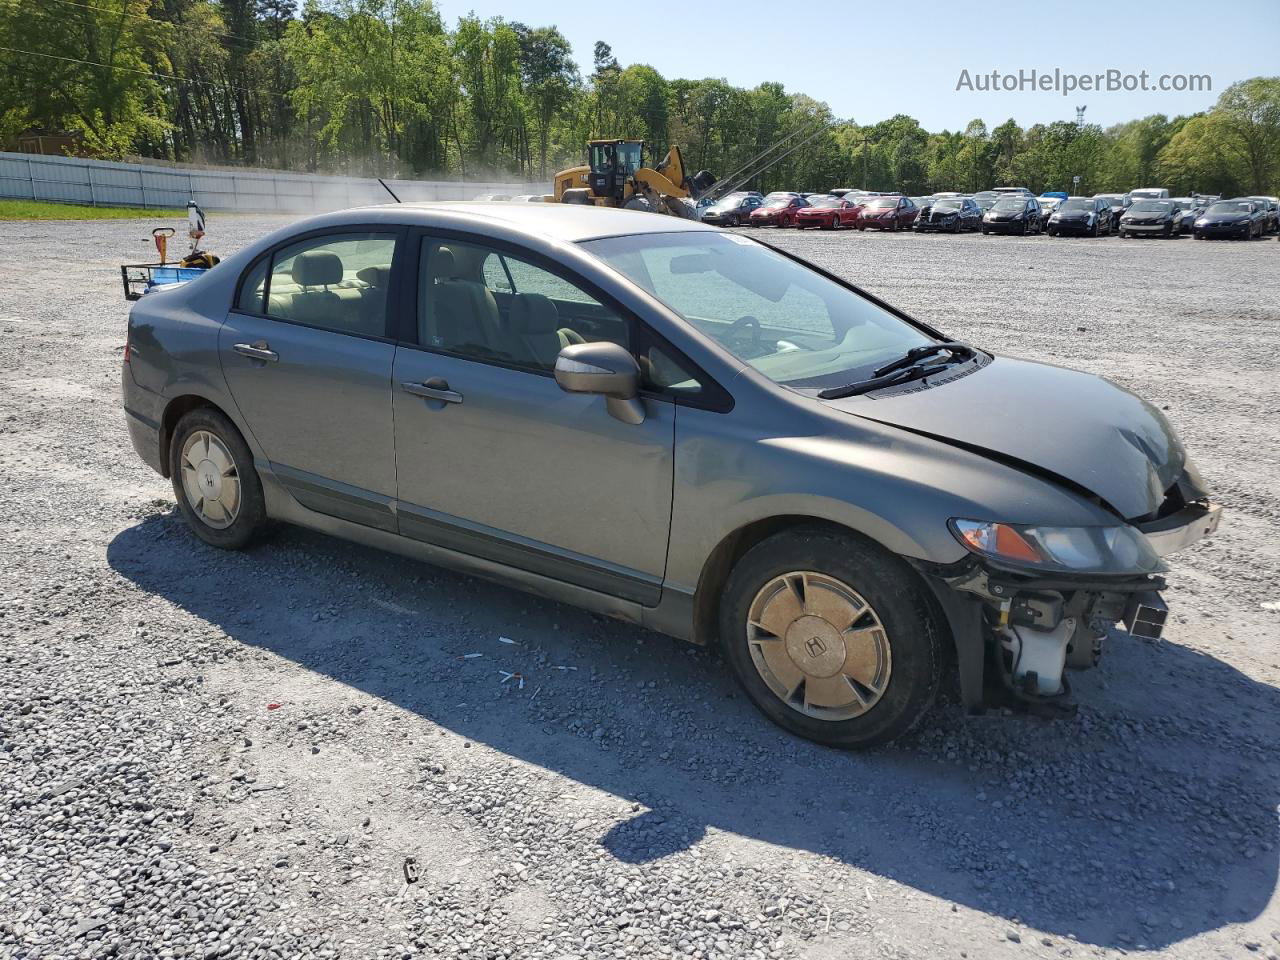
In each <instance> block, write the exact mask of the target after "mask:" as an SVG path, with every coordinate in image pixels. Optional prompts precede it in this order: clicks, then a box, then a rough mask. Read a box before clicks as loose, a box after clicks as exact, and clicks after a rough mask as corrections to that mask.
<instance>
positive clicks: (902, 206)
mask: <svg viewBox="0 0 1280 960" xmlns="http://www.w3.org/2000/svg"><path fill="white" fill-rule="evenodd" d="M1168 193H1169V191H1168V190H1165V189H1163V188H1156V187H1149V188H1143V189H1141V190H1134V191H1131V192H1130V193H1127V194H1120V193H1100V194H1096V195H1095V196H1092V197H1074V196H1069V195H1068V194H1066V193H1062V192H1052V193H1046V194H1042V195H1040V196H1036V195H1035V194H1034V193H1032V192H1031V191H1030V190H1028V189H1027V188H1026V187H996V188H995V189H993V190H984V191H981V192H979V193H975V194H972V195H970V194H963V193H938V194H934V195H932V196H927V197H925V196H922V197H907V196H903V195H902V194H899V193H871V192H868V191H865V190H846V189H839V190H832V191H831V192H830V193H795V192H791V191H777V192H775V193H770V194H768V195H767V196H766V195H761V194H759V193H757V192H755V191H748V190H740V191H736V192H734V193H730V194H727V195H726V196H724V197H721V198H720V199H719V200H716V201H715V202H714V203H711V204H710V205H707V206H705V207H704V208H703V210H702V216H701V219H702V221H703V222H704V223H709V224H713V225H716V226H723V227H741V226H751V227H763V226H773V227H796V228H797V229H800V230H804V229H806V228H807V227H817V228H819V229H822V230H840V229H848V228H853V229H857V230H867V229H873V230H895V231H896V230H908V229H913V230H915V231H917V232H920V233H927V232H938V233H961V232H964V231H977V230H981V231H982V233H984V234H991V233H1003V234H1017V235H1020V236H1027V235H1030V234H1039V233H1047V234H1049V236H1051V237H1059V236H1084V237H1100V236H1104V235H1108V236H1109V235H1112V234H1119V235H1120V236H1121V237H1123V238H1125V239H1128V238H1129V237H1139V236H1157V237H1170V238H1173V237H1178V236H1181V235H1182V234H1184V233H1191V234H1193V235H1194V236H1195V237H1196V239H1197V240H1203V239H1206V238H1209V237H1243V238H1245V239H1251V238H1254V237H1261V236H1264V235H1265V234H1268V233H1272V232H1278V231H1280V221H1278V218H1280V200H1277V199H1276V198H1275V197H1264V196H1257V197H1236V198H1234V199H1231V200H1222V199H1220V198H1218V197H1211V196H1199V195H1196V196H1190V197H1169V196H1168Z"/></svg>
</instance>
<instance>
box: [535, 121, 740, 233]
mask: <svg viewBox="0 0 1280 960" xmlns="http://www.w3.org/2000/svg"><path fill="white" fill-rule="evenodd" d="M587 160H588V162H587V163H586V164H585V165H583V166H581V167H570V168H569V169H568V170H561V171H560V172H559V173H557V174H556V178H555V182H554V183H553V184H552V190H553V191H554V192H553V193H552V194H551V195H550V196H548V197H546V198H545V199H546V200H547V202H549V203H583V204H591V205H594V206H597V207H623V208H625V209H628V210H649V211H651V212H653V213H666V214H670V215H672V216H676V217H684V218H685V219H686V220H693V219H697V216H696V214H695V212H694V205H693V202H694V201H696V200H697V199H698V198H699V197H700V196H702V194H703V193H705V192H706V191H707V190H709V189H710V188H711V185H712V184H714V183H715V177H713V176H712V175H711V174H710V173H708V172H707V171H705V170H702V171H699V172H698V173H696V174H693V175H692V176H690V175H688V174H687V173H686V172H685V168H684V156H683V155H682V154H681V153H680V148H679V147H677V146H672V147H671V149H670V150H669V151H668V152H667V155H666V156H665V157H664V158H663V160H662V162H661V163H659V164H658V165H657V166H656V167H646V166H645V163H644V141H643V140H592V141H590V142H589V143H588V144H587Z"/></svg>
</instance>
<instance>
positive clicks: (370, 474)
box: [123, 203, 1219, 747]
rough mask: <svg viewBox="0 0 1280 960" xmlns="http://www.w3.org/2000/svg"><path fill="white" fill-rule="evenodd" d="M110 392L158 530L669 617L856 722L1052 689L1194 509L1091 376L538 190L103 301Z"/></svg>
mask: <svg viewBox="0 0 1280 960" xmlns="http://www.w3.org/2000/svg"><path fill="white" fill-rule="evenodd" d="M123 388H124V407H125V410H126V413H127V421H128V424H129V431H130V434H131V436H132V440H133V444H134V446H135V447H136V449H137V452H138V453H139V454H140V455H141V457H142V459H143V460H145V461H146V462H147V463H148V464H150V465H151V466H152V467H153V468H154V469H156V470H157V471H159V472H160V473H162V474H164V475H165V476H167V477H171V478H172V481H173V489H174V493H175V496H176V498H177V501H178V505H179V507H180V509H181V511H182V513H183V514H184V516H185V517H186V519H187V521H188V523H189V524H190V526H191V528H192V530H194V531H195V533H196V535H197V536H199V537H200V538H201V539H202V540H204V541H205V542H207V543H209V544H213V545H215V546H219V547H227V548H237V547H243V546H245V545H246V544H248V543H249V542H250V541H251V540H252V539H253V537H254V535H255V534H256V533H257V532H258V531H259V530H260V529H261V528H262V527H263V525H264V523H266V522H267V521H268V520H279V521H287V522H290V523H296V524H301V525H303V526H306V527H311V528H314V529H316V530H320V531H324V532H327V533H330V534H333V535H335V536H338V537H343V538H347V539H350V540H354V541H358V542H361V543H365V544H371V545H374V546H378V547H383V548H386V549H389V550H394V551H398V552H400V553H403V554H407V555H409V556H413V557H418V558H421V559H423V560H427V561H430V562H433V563H439V564H443V565H447V566H450V567H454V568H456V569H459V570H463V571H466V572H470V573H474V574H477V575H479V576H483V577H488V578H491V579H495V580H499V581H502V582H504V583H508V584H511V585H513V586H516V587H519V588H522V589H525V590H530V591H533V592H535V593H538V594H541V595H544V596H548V597H552V598H555V599H558V600H562V601H566V602H569V603H573V604H577V605H579V606H582V607H586V608H588V609H591V610H593V611H598V612H601V613H604V614H609V615H612V616H615V617H619V618H622V619H624V620H629V621H632V622H635V623H639V624H643V625H645V626H647V627H651V628H653V629H655V630H659V631H663V632H666V633H669V634H673V635H675V636H678V637H683V638H687V639H689V640H692V641H694V642H698V643H717V644H719V645H720V646H721V647H722V649H723V651H724V655H725V658H726V659H727V661H728V663H729V665H730V666H731V668H732V669H733V671H734V672H735V674H736V675H737V678H738V679H739V681H741V683H742V685H743V687H744V688H745V690H746V692H747V694H748V695H749V696H750V697H751V699H752V700H753V701H754V702H755V703H756V704H757V705H758V706H759V707H760V708H761V709H762V710H763V711H764V712H765V713H766V714H767V715H768V716H769V717H771V718H772V719H773V720H775V721H777V722H778V723H779V724H781V725H782V726H783V727H785V728H787V729H788V730H791V731H794V732H795V733H797V734H800V735H802V736H806V737H811V738H813V739H814V740H818V741H821V742H824V743H829V744H835V745H839V746H848V747H863V746H869V745H872V744H876V743H882V742H884V741H886V740H889V739H891V738H893V737H895V736H897V735H899V734H902V733H903V732H904V731H907V730H908V729H910V728H911V727H912V726H913V725H914V724H916V723H917V722H918V721H919V720H920V718H921V717H922V716H923V715H924V714H925V713H926V711H927V710H928V709H929V706H930V704H931V703H932V702H933V699H934V696H935V693H936V692H937V690H938V688H939V685H940V684H941V683H942V682H944V680H947V681H953V680H956V679H958V682H959V688H960V692H961V696H962V698H963V701H964V703H965V704H966V705H967V706H968V707H970V708H973V709H979V708H982V707H984V706H993V705H1001V706H1006V705H1007V706H1013V707H1016V708H1020V709H1026V710H1032V711H1052V710H1056V709H1060V708H1062V707H1063V706H1065V705H1067V704H1068V701H1069V696H1070V690H1069V686H1068V683H1067V680H1066V678H1065V676H1064V668H1067V667H1073V668H1082V667H1088V666H1091V665H1092V664H1093V663H1094V662H1095V660H1096V658H1097V656H1098V654H1099V652H1100V649H1101V647H1100V643H1101V639H1102V637H1103V636H1104V628H1103V626H1102V625H1104V624H1112V623H1114V622H1116V621H1123V622H1124V623H1125V624H1126V625H1127V627H1128V629H1129V631H1130V632H1131V633H1134V634H1138V635H1141V636H1158V635H1159V632H1160V629H1161V624H1162V622H1163V618H1164V607H1163V604H1162V603H1161V601H1160V596H1159V591H1160V590H1161V588H1162V587H1163V585H1164V580H1163V578H1162V574H1163V572H1164V571H1165V565H1164V561H1163V560H1162V557H1163V556H1164V555H1166V554H1168V553H1170V552H1172V551H1174V550H1177V549H1179V548H1181V547H1185V546H1186V545H1188V544H1190V543H1192V542H1193V541H1195V540H1197V539H1199V538H1200V537H1203V536H1205V535H1206V534H1208V533H1211V532H1212V531H1213V530H1214V528H1215V527H1216V524H1217V520H1218V516H1219V508H1218V507H1217V506H1216V505H1214V504H1213V503H1212V502H1211V501H1210V499H1209V497H1208V494H1207V493H1206V491H1205V488H1204V486H1203V484H1202V483H1201V481H1200V478H1199V476H1198V475H1197V473H1196V470H1195V468H1194V466H1192V464H1191V462H1190V460H1189V459H1188V457H1187V454H1186V452H1185V451H1184V450H1183V447H1182V444H1181V443H1179V441H1178V439H1177V438H1176V437H1175V435H1174V433H1173V431H1172V429H1171V428H1170V426H1169V424H1168V423H1167V422H1166V421H1165V418H1164V417H1163V416H1162V415H1161V414H1160V412H1159V411H1158V410H1157V409H1156V408H1155V407H1153V406H1151V405H1150V404H1148V403H1146V402H1144V401H1142V400H1140V399H1139V398H1137V397H1135V396H1133V395H1132V394H1130V393H1128V392H1127V391H1125V390H1124V389H1122V388H1121V387H1119V386H1117V385H1115V384H1113V383H1110V382H1108V381H1106V380H1103V379H1100V378H1098V377H1095V376H1091V375H1088V374H1084V373H1078V372H1075V371H1072V370H1067V369H1064V368H1062V367H1057V366H1051V365H1048V364H1042V363H1036V362H1031V361H1026V360H1017V359H1013V358H1011V357H1005V356H997V355H995V354H993V353H991V352H990V351H987V350H985V349H982V348H980V347H977V346H973V345H969V344H965V343H960V342H956V341H954V340H952V339H950V338H949V337H947V336H946V335H944V334H943V333H941V332H939V331H938V330H935V329H934V328H932V327H930V326H929V325H927V324H925V323H922V322H920V321H918V320H915V319H913V318H911V317H909V316H907V315H906V314H905V313H903V312H902V311H901V310H898V309H896V308H894V307H892V306H890V305H889V304H887V303H884V302H882V301H881V300H879V299H877V298H876V297H873V296H871V295H869V294H867V293H865V292H863V291H861V290H859V289H858V288H857V287H856V286H853V285H852V284H850V283H848V282H846V281H845V280H843V279H841V278H839V277H835V276H832V275H830V274H828V273H826V272H825V271H822V270H820V269H817V268H816V267H813V266H810V265H808V264H806V263H805V262H804V261H802V260H800V259H798V258H796V257H794V256H792V255H790V254H788V253H785V252H782V251H779V250H775V249H773V248H772V247H770V246H769V245H767V244H764V243H760V242H758V241H756V240H754V239H751V238H748V237H744V236H739V235H734V234H728V233H724V232H721V231H718V230H715V229H711V228H708V227H705V226H702V225H700V224H697V223H694V222H690V221H684V220H678V219H675V218H671V217H655V216H644V215H641V214H638V213H635V212H631V211H621V210H604V209H596V208H591V207H580V206H573V205H558V204H557V205H552V204H511V203H507V204H489V205H476V204H447V203H446V204H433V205H421V206H416V205H404V206H383V207H370V208H366V209H358V210H348V211H345V212H342V213H333V214H326V215H323V216H319V217H314V218H312V219H308V220H305V221H302V222H300V223H298V224H295V225H293V226H290V227H288V228H286V229H284V230H281V231H279V232H277V233H274V234H272V235H271V236H268V237H266V238H264V239H262V240H260V241H258V242H257V243H254V244H253V245H252V246H250V247H249V248H247V249H245V250H243V251H241V252H240V253H238V254H236V255H235V256H232V257H229V258H228V259H227V260H225V261H224V262H223V263H221V264H220V265H218V266H217V267H215V268H214V269H212V270H209V271H208V272H207V273H206V274H204V275H203V276H201V277H200V278H198V279H196V280H193V281H191V282H189V283H187V284H185V285H184V286H181V287H176V288H172V289H167V290H162V291H159V292H155V293H151V294H148V295H146V296H144V297H143V298H142V299H141V300H140V301H138V303H137V304H136V305H135V306H134V308H133V311H132V313H131V315H130V319H129V331H128V342H127V344H126V348H125V363H124V367H123Z"/></svg>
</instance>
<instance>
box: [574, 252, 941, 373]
mask: <svg viewBox="0 0 1280 960" xmlns="http://www.w3.org/2000/svg"><path fill="white" fill-rule="evenodd" d="M582 246H583V247H584V248H585V249H587V250H588V251H590V252H591V253H593V254H594V255H596V256H597V257H600V258H601V259H602V260H604V261H605V262H606V263H608V264H609V266H611V267H613V268H614V269H615V270H617V271H619V272H620V273H622V274H624V275H625V276H627V277H628V278H629V279H631V280H632V281H633V282H635V283H636V284H638V285H639V286H641V287H643V288H644V289H645V290H647V291H649V292H650V293H652V294H653V295H654V296H655V297H657V298H658V299H659V300H661V301H662V302H663V303H665V304H666V305H667V306H668V307H670V308H671V309H672V310H674V311H675V312H676V313H678V314H679V315H680V316H681V317H683V318H684V319H685V320H686V321H687V322H688V323H689V324H690V325H692V326H693V327H694V328H696V329H697V330H699V331H701V332H702V333H704V334H706V335H707V336H709V337H711V338H712V339H713V340H715V341H717V342H718V343H719V344H720V345H721V346H723V347H724V348H725V349H726V350H728V351H729V352H730V353H732V354H733V355H734V356H736V357H738V358H739V359H741V360H743V361H745V362H746V363H749V364H750V365H751V366H753V367H755V369H757V370H759V371H760V372H761V373H762V374H764V375H765V376H767V377H769V378H770V379H771V380H773V381H775V382H777V383H783V384H786V385H788V386H791V387H796V388H801V389H814V390H816V389H821V388H825V387H833V386H841V385H843V384H846V383H852V382H853V381H855V380H860V379H866V378H867V377H869V376H870V375H871V371H872V370H874V369H876V368H877V367H879V366H880V365H882V364H884V363H885V362H886V361H889V360H894V359H897V358H898V357H900V356H902V355H903V354H904V353H905V352H906V351H907V350H909V349H910V348H911V347H916V346H920V345H921V344H926V343H932V342H933V340H932V339H930V338H929V337H927V336H925V334H924V333H922V332H921V331H919V330H917V329H916V328H915V327H913V326H911V325H910V324H908V323H906V322H904V321H903V320H900V319H898V318H897V317H896V316H894V315H893V314H891V313H889V312H888V311H887V310H885V309H883V308H881V307H878V306H876V305H875V304H874V303H871V302H870V301H869V300H866V299H864V298H862V297H861V296H859V295H858V294H856V293H854V292H853V291H852V290H850V289H848V288H847V287H843V286H841V285H840V284H838V283H836V282H835V281H833V280H828V279H827V278H826V277H824V276H822V275H821V274H819V273H815V272H814V271H812V270H810V269H809V268H807V267H804V266H802V265H801V264H799V263H796V262H795V261H794V260H791V259H789V258H788V257H784V256H783V255H782V254H780V253H777V252H775V251H773V250H770V249H769V248H768V247H765V246H763V245H762V244H759V243H756V242H755V241H754V240H750V239H748V238H746V237H740V236H733V235H729V234H723V233H718V232H717V233H712V232H702V231H697V232H689V233H656V234H655V233H651V234H637V235H634V236H627V237H608V238H605V239H602V240H589V241H587V242H585V243H583V244H582ZM748 318H750V319H748Z"/></svg>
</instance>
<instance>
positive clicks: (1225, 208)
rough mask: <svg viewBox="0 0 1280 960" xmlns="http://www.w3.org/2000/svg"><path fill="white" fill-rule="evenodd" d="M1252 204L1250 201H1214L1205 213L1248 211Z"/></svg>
mask: <svg viewBox="0 0 1280 960" xmlns="http://www.w3.org/2000/svg"><path fill="white" fill-rule="evenodd" d="M1252 206H1253V204H1251V203H1231V202H1229V201H1228V202H1223V203H1215V204H1214V205H1213V206H1211V207H1210V208H1209V209H1208V210H1206V211H1205V213H1249V212H1250V208H1251V207H1252Z"/></svg>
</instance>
